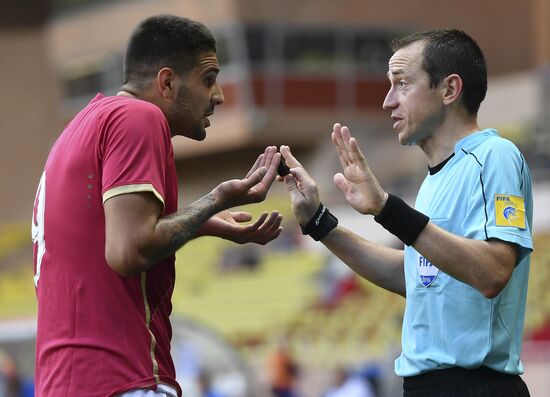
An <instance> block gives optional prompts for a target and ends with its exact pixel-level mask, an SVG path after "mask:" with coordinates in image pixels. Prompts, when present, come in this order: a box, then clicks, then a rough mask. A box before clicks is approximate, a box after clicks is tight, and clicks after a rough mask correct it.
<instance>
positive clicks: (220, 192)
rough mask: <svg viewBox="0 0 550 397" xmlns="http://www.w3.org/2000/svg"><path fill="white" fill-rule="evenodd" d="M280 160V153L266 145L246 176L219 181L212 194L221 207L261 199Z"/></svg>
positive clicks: (224, 207) (274, 175)
mask: <svg viewBox="0 0 550 397" xmlns="http://www.w3.org/2000/svg"><path fill="white" fill-rule="evenodd" d="M280 160H281V155H280V153H277V148H276V147H275V146H268V147H267V148H266V149H265V151H264V153H262V154H261V155H260V156H258V158H257V159H256V162H255V163H254V165H253V166H252V168H251V169H250V171H248V173H247V175H246V177H244V178H243V179H232V180H229V181H225V182H222V183H220V184H219V185H218V186H217V187H216V188H215V189H214V190H213V191H212V194H213V195H214V197H215V199H216V201H217V202H218V203H220V206H221V208H222V209H227V208H231V207H235V206H237V205H244V204H250V203H258V202H260V201H263V200H264V199H265V197H266V196H267V192H268V190H269V188H270V187H271V184H272V183H273V181H274V180H275V177H276V176H277V167H278V165H279V162H280Z"/></svg>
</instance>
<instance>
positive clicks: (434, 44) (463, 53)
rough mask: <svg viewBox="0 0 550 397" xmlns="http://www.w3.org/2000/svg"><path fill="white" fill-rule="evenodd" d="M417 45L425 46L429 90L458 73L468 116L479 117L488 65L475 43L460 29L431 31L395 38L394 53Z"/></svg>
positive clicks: (424, 64)
mask: <svg viewBox="0 0 550 397" xmlns="http://www.w3.org/2000/svg"><path fill="white" fill-rule="evenodd" d="M414 42H423V43H425V46H424V52H423V55H424V59H423V62H422V67H423V68H424V70H425V71H426V72H427V73H428V76H429V77H430V87H435V86H437V85H438V84H439V83H440V82H441V80H443V79H444V78H445V77H447V76H449V75H450V74H453V73H456V74H458V75H459V76H460V78H461V79H462V81H463V93H462V102H463V103H464V106H465V108H466V110H467V111H468V113H469V114H471V115H476V114H477V112H478V110H479V106H480V105H481V102H482V101H483V100H484V99H485V94H486V93H487V62H486V60H485V56H484V55H483V52H482V51H481V48H480V47H479V45H478V44H477V43H476V41H475V40H474V39H473V38H472V37H470V36H469V35H467V34H466V33H464V32H463V31H461V30H457V29H441V30H431V31H426V32H420V33H415V34H412V35H410V36H406V37H402V38H398V39H395V40H394V41H393V42H392V50H393V51H397V50H399V49H400V48H403V47H405V46H407V45H409V44H412V43H414Z"/></svg>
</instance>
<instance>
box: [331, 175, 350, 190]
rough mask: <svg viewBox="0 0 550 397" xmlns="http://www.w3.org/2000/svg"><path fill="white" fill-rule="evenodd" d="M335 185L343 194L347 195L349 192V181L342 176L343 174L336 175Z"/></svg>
mask: <svg viewBox="0 0 550 397" xmlns="http://www.w3.org/2000/svg"><path fill="white" fill-rule="evenodd" d="M334 184H335V185H336V187H338V189H340V190H341V191H342V192H343V193H346V192H347V191H348V181H347V180H346V177H345V176H344V175H342V173H340V172H339V173H337V174H336V175H334Z"/></svg>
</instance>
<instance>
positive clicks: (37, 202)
mask: <svg viewBox="0 0 550 397" xmlns="http://www.w3.org/2000/svg"><path fill="white" fill-rule="evenodd" d="M45 209H46V171H44V172H43V173H42V177H41V178H40V183H39V184H38V189H37V191H36V198H35V199H34V209H33V214H32V242H33V243H34V244H35V245H36V274H35V275H34V285H35V286H36V287H38V280H39V279H40V266H41V264H42V258H43V257H44V253H45V252H46V240H45V239H44V211H45Z"/></svg>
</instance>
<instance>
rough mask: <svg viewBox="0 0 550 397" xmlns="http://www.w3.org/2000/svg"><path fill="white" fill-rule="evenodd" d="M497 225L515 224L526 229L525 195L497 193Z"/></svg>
mask: <svg viewBox="0 0 550 397" xmlns="http://www.w3.org/2000/svg"><path fill="white" fill-rule="evenodd" d="M495 211H496V225H497V226H515V227H518V228H520V229H525V203H524V201H523V197H519V196H509V195H507V194H495Z"/></svg>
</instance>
